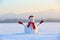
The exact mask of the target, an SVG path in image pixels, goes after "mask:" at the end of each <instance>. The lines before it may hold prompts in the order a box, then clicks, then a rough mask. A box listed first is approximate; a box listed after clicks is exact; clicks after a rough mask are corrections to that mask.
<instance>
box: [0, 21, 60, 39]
mask: <svg viewBox="0 0 60 40" xmlns="http://www.w3.org/2000/svg"><path fill="white" fill-rule="evenodd" d="M25 24H27V23H25ZM37 24H38V23H37ZM38 28H39V29H38V31H39V34H26V33H25V32H24V26H22V25H20V24H18V23H0V40H59V39H60V35H59V34H60V22H52V23H51V22H50V23H48V22H47V23H43V24H41V25H40V26H39V27H38Z"/></svg>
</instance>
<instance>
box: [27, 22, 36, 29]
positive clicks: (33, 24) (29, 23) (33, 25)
mask: <svg viewBox="0 0 60 40" xmlns="http://www.w3.org/2000/svg"><path fill="white" fill-rule="evenodd" d="M31 24H32V27H33V29H36V27H35V23H34V22H28V25H27V27H28V28H29V27H30V25H31Z"/></svg>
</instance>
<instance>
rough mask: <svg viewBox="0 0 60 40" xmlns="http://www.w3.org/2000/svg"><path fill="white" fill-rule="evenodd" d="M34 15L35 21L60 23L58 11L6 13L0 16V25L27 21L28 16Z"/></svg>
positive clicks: (59, 12)
mask: <svg viewBox="0 0 60 40" xmlns="http://www.w3.org/2000/svg"><path fill="white" fill-rule="evenodd" d="M30 15H34V16H35V19H36V21H39V20H41V19H42V20H44V21H46V22H60V11H56V10H48V11H44V12H40V11H39V12H31V13H19V14H17V13H7V14H3V15H0V23H2V22H3V23H4V22H18V21H19V20H23V21H25V22H26V21H27V19H28V16H30Z"/></svg>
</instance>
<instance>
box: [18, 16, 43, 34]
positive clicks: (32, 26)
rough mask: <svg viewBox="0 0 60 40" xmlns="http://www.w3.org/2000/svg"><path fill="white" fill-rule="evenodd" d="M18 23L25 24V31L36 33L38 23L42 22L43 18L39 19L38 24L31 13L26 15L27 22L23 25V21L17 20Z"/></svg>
mask: <svg viewBox="0 0 60 40" xmlns="http://www.w3.org/2000/svg"><path fill="white" fill-rule="evenodd" d="M18 23H19V24H22V25H23V26H25V29H24V31H25V33H27V34H36V33H38V25H39V24H41V23H43V20H41V21H40V23H39V24H38V25H36V23H35V19H34V16H32V15H31V16H29V17H28V24H27V25H24V24H23V22H21V21H19V22H18Z"/></svg>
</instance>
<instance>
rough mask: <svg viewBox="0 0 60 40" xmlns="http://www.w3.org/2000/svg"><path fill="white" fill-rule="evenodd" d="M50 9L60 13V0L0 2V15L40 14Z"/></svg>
mask: <svg viewBox="0 0 60 40" xmlns="http://www.w3.org/2000/svg"><path fill="white" fill-rule="evenodd" d="M49 9H54V10H57V11H60V0H0V14H4V13H27V12H38V11H46V10H49Z"/></svg>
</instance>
